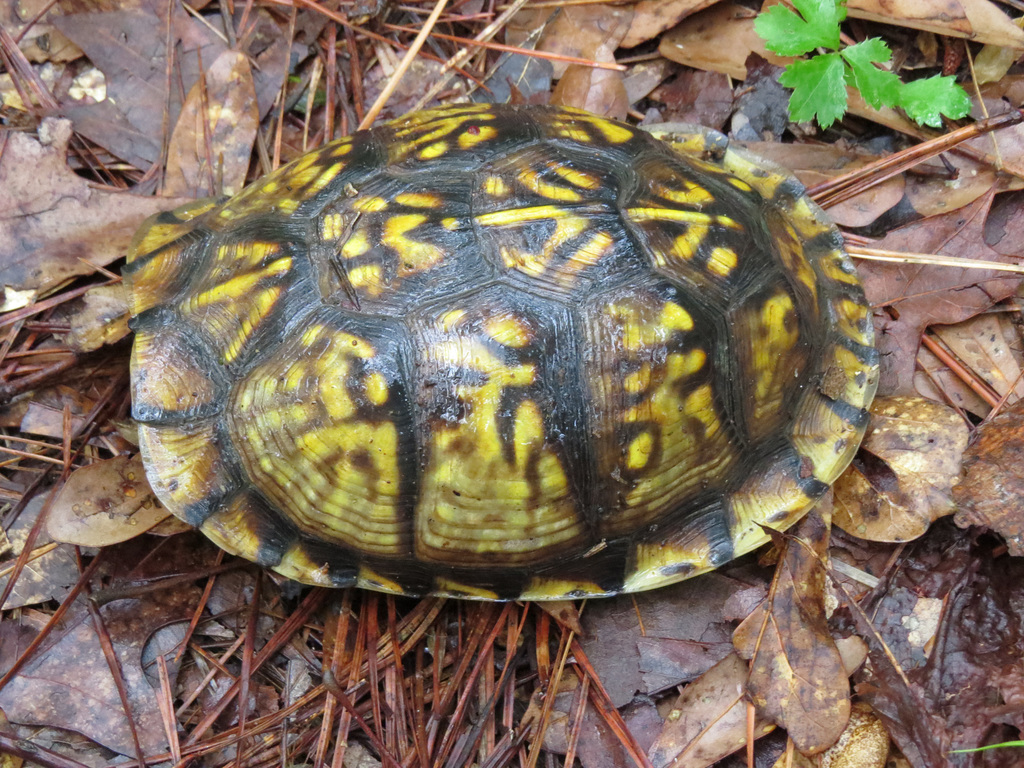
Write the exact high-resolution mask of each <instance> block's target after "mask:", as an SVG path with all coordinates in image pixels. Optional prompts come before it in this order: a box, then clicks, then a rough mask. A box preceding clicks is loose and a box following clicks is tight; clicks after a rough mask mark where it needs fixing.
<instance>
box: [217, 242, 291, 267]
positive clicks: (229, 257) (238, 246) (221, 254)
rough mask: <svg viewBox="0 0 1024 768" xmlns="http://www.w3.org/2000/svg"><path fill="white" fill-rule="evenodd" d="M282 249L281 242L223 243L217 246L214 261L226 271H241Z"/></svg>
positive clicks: (254, 265) (256, 264)
mask: <svg viewBox="0 0 1024 768" xmlns="http://www.w3.org/2000/svg"><path fill="white" fill-rule="evenodd" d="M280 250H281V245H280V244H279V243H266V242H262V241H259V240H256V241H254V242H245V243H234V244H231V245H221V246H220V247H218V248H217V253H216V256H215V258H214V263H215V264H217V265H218V266H219V267H220V268H221V269H222V270H223V271H224V272H227V271H231V272H241V271H242V270H244V269H252V268H253V267H256V266H258V265H259V264H261V263H262V262H263V261H264V260H265V259H266V258H267V257H268V256H272V255H274V254H275V253H278V252H279V251H280Z"/></svg>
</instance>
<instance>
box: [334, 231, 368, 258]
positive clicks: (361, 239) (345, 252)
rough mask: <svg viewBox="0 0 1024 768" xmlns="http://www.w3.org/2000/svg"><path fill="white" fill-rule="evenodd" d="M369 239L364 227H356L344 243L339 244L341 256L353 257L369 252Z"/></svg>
mask: <svg viewBox="0 0 1024 768" xmlns="http://www.w3.org/2000/svg"><path fill="white" fill-rule="evenodd" d="M369 250H370V240H369V238H368V237H367V234H366V230H365V229H357V230H356V231H355V232H353V233H352V234H351V235H349V237H348V240H346V241H345V244H344V245H343V246H341V256H342V258H345V259H354V258H357V257H358V256H362V255H363V254H365V253H367V252H369Z"/></svg>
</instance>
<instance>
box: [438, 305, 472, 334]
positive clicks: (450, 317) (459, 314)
mask: <svg viewBox="0 0 1024 768" xmlns="http://www.w3.org/2000/svg"><path fill="white" fill-rule="evenodd" d="M465 316H466V310H464V309H453V310H451V311H449V312H445V313H444V314H443V315H441V329H442V330H444V331H451V330H452V329H453V328H454V327H455V326H456V325H457V324H458V322H459V320H461V319H462V318H463V317H465Z"/></svg>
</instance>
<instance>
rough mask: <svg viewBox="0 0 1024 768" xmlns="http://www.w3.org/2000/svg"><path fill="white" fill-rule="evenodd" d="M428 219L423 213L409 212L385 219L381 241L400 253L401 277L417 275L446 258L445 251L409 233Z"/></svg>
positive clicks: (399, 268) (399, 271)
mask: <svg viewBox="0 0 1024 768" xmlns="http://www.w3.org/2000/svg"><path fill="white" fill-rule="evenodd" d="M426 220H427V217H426V216H425V215H424V214H422V213H407V214H402V215H399V216H390V217H388V218H387V219H385V221H384V232H383V233H382V235H381V241H382V242H383V243H384V245H386V246H387V247H389V248H391V249H393V250H394V251H395V252H396V253H397V254H398V259H399V267H398V275H399V277H406V276H408V275H415V274H417V273H419V272H424V271H426V270H428V269H430V268H431V267H433V266H435V265H436V264H439V263H440V262H441V260H442V259H443V258H444V251H442V250H441V249H440V248H438V247H437V246H436V245H434V244H433V243H427V242H424V241H422V240H413V239H412V238H411V237H408V236H407V233H408V232H410V231H412V230H413V229H415V228H416V227H418V226H420V225H421V224H422V223H423V222H425V221H426Z"/></svg>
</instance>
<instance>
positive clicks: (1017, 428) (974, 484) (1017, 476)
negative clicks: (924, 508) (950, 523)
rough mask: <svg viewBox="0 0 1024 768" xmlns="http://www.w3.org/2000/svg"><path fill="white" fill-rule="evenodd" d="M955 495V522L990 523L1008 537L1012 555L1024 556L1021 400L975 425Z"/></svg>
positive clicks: (1023, 409) (1023, 418)
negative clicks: (975, 430)
mask: <svg viewBox="0 0 1024 768" xmlns="http://www.w3.org/2000/svg"><path fill="white" fill-rule="evenodd" d="M953 497H954V499H955V500H956V505H957V508H958V511H957V513H956V518H955V520H956V524H957V525H959V526H961V527H963V528H966V527H967V526H970V525H980V526H983V527H985V528H989V529H991V530H993V531H995V532H996V533H998V534H999V535H1000V536H1002V537H1003V539H1005V540H1006V546H1007V548H1008V549H1009V550H1010V554H1011V555H1015V556H1018V557H1019V556H1021V555H1024V514H1022V513H1024V510H1022V507H1021V499H1024V401H1022V400H1018V401H1017V402H1016V403H1014V404H1013V405H1011V406H1010V407H1008V408H1007V409H1005V410H1004V411H1002V412H1001V413H999V414H997V415H996V416H995V417H994V418H993V419H992V420H991V421H988V422H985V423H984V424H982V425H981V426H980V427H978V431H977V432H976V433H975V436H974V440H973V441H972V443H971V446H970V447H969V448H968V449H967V453H966V455H965V456H964V476H963V479H962V480H961V481H960V484H959V485H957V486H956V487H955V488H954V489H953Z"/></svg>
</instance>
